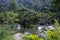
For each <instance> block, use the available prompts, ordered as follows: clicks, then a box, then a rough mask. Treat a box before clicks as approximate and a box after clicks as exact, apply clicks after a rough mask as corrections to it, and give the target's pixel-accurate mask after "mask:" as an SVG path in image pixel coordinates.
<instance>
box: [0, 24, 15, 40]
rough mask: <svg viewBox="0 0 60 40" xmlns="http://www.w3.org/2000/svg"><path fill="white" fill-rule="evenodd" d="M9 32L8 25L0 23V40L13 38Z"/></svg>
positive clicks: (11, 39) (12, 39)
mask: <svg viewBox="0 0 60 40" xmlns="http://www.w3.org/2000/svg"><path fill="white" fill-rule="evenodd" d="M11 34H12V33H11V27H10V26H9V25H6V24H0V40H14V38H13V37H12V35H11Z"/></svg>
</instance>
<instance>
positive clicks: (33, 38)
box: [23, 34, 44, 40]
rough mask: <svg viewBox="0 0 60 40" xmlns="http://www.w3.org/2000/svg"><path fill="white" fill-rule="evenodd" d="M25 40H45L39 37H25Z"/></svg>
mask: <svg viewBox="0 0 60 40" xmlns="http://www.w3.org/2000/svg"><path fill="white" fill-rule="evenodd" d="M23 39H24V40H44V39H43V38H39V37H38V36H37V35H33V34H31V35H25V36H23Z"/></svg>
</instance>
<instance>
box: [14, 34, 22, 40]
mask: <svg viewBox="0 0 60 40" xmlns="http://www.w3.org/2000/svg"><path fill="white" fill-rule="evenodd" d="M13 37H14V39H15V40H23V39H22V34H21V33H16V34H14V35H13Z"/></svg>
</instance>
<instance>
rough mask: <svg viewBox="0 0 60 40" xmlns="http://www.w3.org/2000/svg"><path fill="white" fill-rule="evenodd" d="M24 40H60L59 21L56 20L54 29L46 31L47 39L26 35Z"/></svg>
mask: <svg viewBox="0 0 60 40" xmlns="http://www.w3.org/2000/svg"><path fill="white" fill-rule="evenodd" d="M23 39H24V40H60V25H59V23H58V21H57V20H55V24H54V29H53V30H49V29H48V30H47V31H46V37H45V38H43V37H38V36H37V35H35V34H31V35H24V36H23Z"/></svg>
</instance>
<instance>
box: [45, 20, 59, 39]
mask: <svg viewBox="0 0 60 40" xmlns="http://www.w3.org/2000/svg"><path fill="white" fill-rule="evenodd" d="M54 27H55V29H54V30H48V31H47V32H46V35H47V38H48V39H49V40H60V25H59V23H58V21H57V20H55V25H54ZM48 39H47V40H48Z"/></svg>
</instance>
